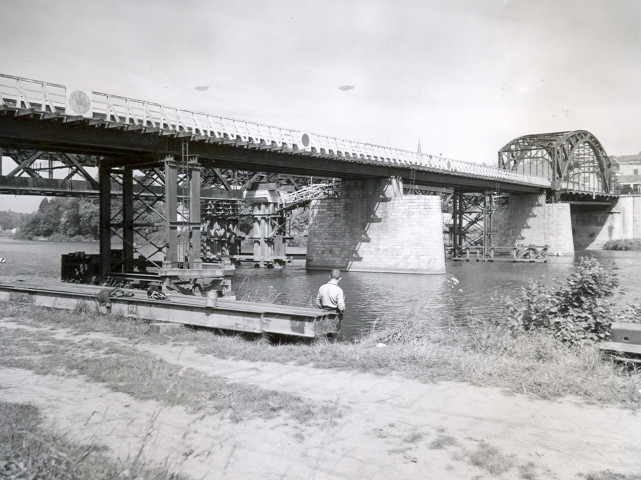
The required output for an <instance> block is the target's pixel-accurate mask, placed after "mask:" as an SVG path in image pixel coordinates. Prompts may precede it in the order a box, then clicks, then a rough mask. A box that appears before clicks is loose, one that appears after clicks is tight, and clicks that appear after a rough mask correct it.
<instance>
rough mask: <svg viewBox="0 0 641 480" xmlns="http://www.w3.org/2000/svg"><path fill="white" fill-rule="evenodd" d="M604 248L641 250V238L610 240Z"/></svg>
mask: <svg viewBox="0 0 641 480" xmlns="http://www.w3.org/2000/svg"><path fill="white" fill-rule="evenodd" d="M603 250H641V240H638V239H635V240H608V241H607V242H605V244H604V245H603Z"/></svg>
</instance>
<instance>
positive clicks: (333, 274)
mask: <svg viewBox="0 0 641 480" xmlns="http://www.w3.org/2000/svg"><path fill="white" fill-rule="evenodd" d="M329 278H331V279H332V280H340V279H341V271H340V270H339V269H338V268H335V269H334V270H332V272H331V273H330V274H329Z"/></svg>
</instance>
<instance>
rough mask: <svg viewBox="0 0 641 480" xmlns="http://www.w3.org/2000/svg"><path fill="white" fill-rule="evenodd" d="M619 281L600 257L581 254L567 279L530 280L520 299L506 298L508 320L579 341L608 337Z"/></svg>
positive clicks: (574, 342)
mask: <svg viewBox="0 0 641 480" xmlns="http://www.w3.org/2000/svg"><path fill="white" fill-rule="evenodd" d="M618 285H619V282H618V280H617V278H616V276H615V274H614V273H612V272H611V271H609V270H607V269H605V268H604V267H603V266H602V265H601V264H600V263H599V261H598V260H596V259H593V258H584V257H583V258H581V259H580V261H579V265H578V266H577V267H576V270H575V272H574V273H572V274H571V275H570V276H569V277H568V278H567V279H566V280H565V281H563V282H556V283H555V284H554V285H553V286H552V287H547V286H545V285H543V283H542V281H541V280H538V281H536V282H529V283H527V284H526V285H525V286H524V287H523V288H522V292H521V297H520V299H518V300H517V301H516V302H514V301H512V300H511V299H505V300H504V303H503V305H504V307H505V308H506V310H507V322H508V324H509V325H510V326H511V327H513V328H522V329H524V330H543V331H547V332H549V333H551V334H552V335H553V336H554V337H555V338H557V339H559V340H561V341H563V342H565V343H568V344H577V343H585V342H596V341H600V340H603V339H607V338H608V337H609V335H610V326H611V324H612V318H613V310H612V295H613V294H614V291H615V289H616V287H617V286H618Z"/></svg>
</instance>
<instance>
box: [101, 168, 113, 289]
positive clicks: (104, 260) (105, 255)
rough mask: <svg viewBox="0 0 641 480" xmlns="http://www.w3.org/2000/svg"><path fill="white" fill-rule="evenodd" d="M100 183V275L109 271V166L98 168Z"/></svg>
mask: <svg viewBox="0 0 641 480" xmlns="http://www.w3.org/2000/svg"><path fill="white" fill-rule="evenodd" d="M98 178H99V185H100V187H99V188H100V214H99V222H100V275H101V276H103V277H104V276H105V275H107V274H108V273H109V272H111V172H110V170H109V167H105V166H103V165H100V167H99V168H98Z"/></svg>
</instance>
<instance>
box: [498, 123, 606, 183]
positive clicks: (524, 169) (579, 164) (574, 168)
mask: <svg viewBox="0 0 641 480" xmlns="http://www.w3.org/2000/svg"><path fill="white" fill-rule="evenodd" d="M499 168H503V169H505V170H509V171H513V172H519V173H522V174H525V175H535V176H539V177H546V178H548V179H549V180H550V182H551V184H552V189H553V190H555V191H556V192H570V193H590V194H592V195H595V194H612V193H613V192H614V189H613V185H612V178H611V165H610V160H609V158H608V155H607V154H606V153H605V150H604V148H603V146H602V145H601V143H600V142H599V140H597V138H596V137H595V136H594V135H592V134H591V133H590V132H588V131H585V130H574V131H571V132H556V133H544V134H539V135H525V136H523V137H519V138H517V139H515V140H512V141H511V142H510V143H508V144H507V145H505V146H504V147H503V148H502V149H501V150H499Z"/></svg>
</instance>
